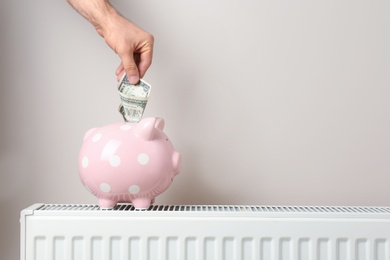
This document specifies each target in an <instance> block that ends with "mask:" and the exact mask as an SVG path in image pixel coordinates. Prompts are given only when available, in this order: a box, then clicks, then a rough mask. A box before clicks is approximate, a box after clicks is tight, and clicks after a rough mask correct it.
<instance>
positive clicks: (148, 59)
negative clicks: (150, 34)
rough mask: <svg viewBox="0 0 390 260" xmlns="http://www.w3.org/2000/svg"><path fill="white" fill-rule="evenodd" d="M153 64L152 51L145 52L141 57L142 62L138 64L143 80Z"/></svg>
mask: <svg viewBox="0 0 390 260" xmlns="http://www.w3.org/2000/svg"><path fill="white" fill-rule="evenodd" d="M151 64H152V51H150V52H144V53H141V55H140V62H139V64H138V71H139V75H140V77H141V78H143V77H144V76H145V73H146V71H147V70H148V69H149V67H150V65H151Z"/></svg>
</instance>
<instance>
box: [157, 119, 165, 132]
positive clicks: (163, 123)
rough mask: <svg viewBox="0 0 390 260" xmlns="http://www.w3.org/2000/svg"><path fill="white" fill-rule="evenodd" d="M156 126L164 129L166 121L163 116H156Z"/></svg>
mask: <svg viewBox="0 0 390 260" xmlns="http://www.w3.org/2000/svg"><path fill="white" fill-rule="evenodd" d="M155 126H156V128H158V129H160V130H161V131H162V130H164V126H165V121H164V119H162V118H156V124H155Z"/></svg>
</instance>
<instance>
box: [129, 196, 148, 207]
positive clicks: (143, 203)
mask: <svg viewBox="0 0 390 260" xmlns="http://www.w3.org/2000/svg"><path fill="white" fill-rule="evenodd" d="M131 203H132V204H133V206H134V208H136V209H148V208H149V207H150V199H146V198H138V199H134V200H132V201H131Z"/></svg>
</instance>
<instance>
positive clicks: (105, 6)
mask: <svg viewBox="0 0 390 260" xmlns="http://www.w3.org/2000/svg"><path fill="white" fill-rule="evenodd" d="M67 1H68V3H69V4H70V5H71V6H72V7H73V8H74V9H75V10H76V11H77V12H78V13H80V14H81V15H82V16H83V17H84V18H85V19H87V20H88V21H89V22H90V23H91V24H92V25H93V26H94V27H95V29H96V31H97V33H98V34H99V35H100V36H101V37H103V38H104V40H105V41H106V43H107V45H108V46H110V48H111V49H112V50H113V51H114V52H115V53H116V54H118V56H119V57H120V59H121V63H120V65H119V67H118V68H117V70H116V72H115V73H116V76H117V80H118V81H119V80H120V78H121V77H122V75H123V73H124V72H126V74H127V77H128V79H129V81H130V83H132V84H136V83H138V82H139V80H140V78H143V77H144V75H145V73H146V71H147V70H148V68H149V67H150V65H151V64H152V57H153V44H154V38H153V35H151V34H149V33H147V32H145V31H144V30H142V29H141V28H139V27H138V26H136V25H135V24H134V23H132V22H131V21H129V20H128V19H126V18H125V17H123V16H122V15H121V14H120V13H118V11H116V10H115V8H114V7H113V6H112V5H111V4H110V2H109V1H108V0H67Z"/></svg>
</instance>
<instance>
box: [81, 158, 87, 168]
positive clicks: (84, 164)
mask: <svg viewBox="0 0 390 260" xmlns="http://www.w3.org/2000/svg"><path fill="white" fill-rule="evenodd" d="M88 164H89V160H88V157H87V156H84V157H83V159H82V161H81V165H82V166H83V168H84V169H85V168H87V167H88Z"/></svg>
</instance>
